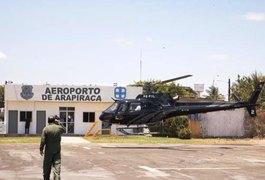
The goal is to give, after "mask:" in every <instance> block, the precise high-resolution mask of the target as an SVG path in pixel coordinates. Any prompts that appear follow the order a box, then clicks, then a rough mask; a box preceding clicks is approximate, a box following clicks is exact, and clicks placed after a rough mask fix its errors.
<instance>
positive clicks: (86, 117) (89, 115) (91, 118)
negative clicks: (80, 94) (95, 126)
mask: <svg viewBox="0 0 265 180" xmlns="http://www.w3.org/2000/svg"><path fill="white" fill-rule="evenodd" d="M83 122H95V112H83Z"/></svg>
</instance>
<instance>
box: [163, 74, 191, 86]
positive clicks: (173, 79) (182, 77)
mask: <svg viewBox="0 0 265 180" xmlns="http://www.w3.org/2000/svg"><path fill="white" fill-rule="evenodd" d="M191 76H192V75H190V74H188V75H185V76H180V77H176V78H172V79H168V80H165V81H161V83H163V84H164V83H168V82H172V81H176V80H180V79H184V78H188V77H191Z"/></svg>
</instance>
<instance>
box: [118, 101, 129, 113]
mask: <svg viewBox="0 0 265 180" xmlns="http://www.w3.org/2000/svg"><path fill="white" fill-rule="evenodd" d="M127 106H128V103H123V104H121V105H120V107H119V109H118V111H119V112H125V111H126V109H127Z"/></svg>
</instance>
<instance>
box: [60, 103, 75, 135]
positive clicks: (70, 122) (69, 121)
mask: <svg viewBox="0 0 265 180" xmlns="http://www.w3.org/2000/svg"><path fill="white" fill-rule="evenodd" d="M59 110H60V121H61V123H62V124H63V126H64V127H65V129H66V134H74V125H75V108H74V107H60V109H59Z"/></svg>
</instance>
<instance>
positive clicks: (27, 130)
mask: <svg viewBox="0 0 265 180" xmlns="http://www.w3.org/2000/svg"><path fill="white" fill-rule="evenodd" d="M30 121H31V119H30V118H27V119H26V122H25V134H29V127H30Z"/></svg>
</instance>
